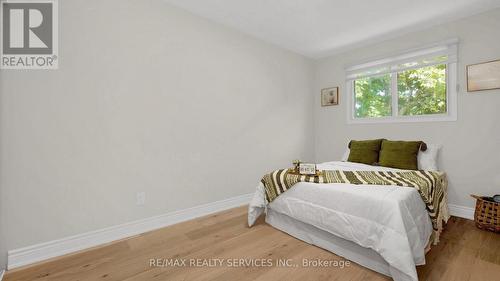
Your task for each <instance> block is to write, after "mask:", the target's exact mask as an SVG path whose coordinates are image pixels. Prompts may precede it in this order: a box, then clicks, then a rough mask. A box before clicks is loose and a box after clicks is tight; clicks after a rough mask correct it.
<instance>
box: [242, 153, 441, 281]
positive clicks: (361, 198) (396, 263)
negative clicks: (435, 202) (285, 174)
mask: <svg viewBox="0 0 500 281" xmlns="http://www.w3.org/2000/svg"><path fill="white" fill-rule="evenodd" d="M318 169H319V170H344V171H373V170H377V171H400V170H398V169H392V168H385V167H376V166H371V165H365V164H360V163H351V162H340V161H335V162H326V163H322V164H319V165H318ZM445 200H446V198H445ZM445 202H446V201H445ZM443 212H446V213H447V212H448V211H447V208H445V210H443ZM263 213H266V222H267V223H269V224H270V225H271V226H273V227H275V228H277V229H279V230H281V231H283V232H286V233H288V234H290V235H292V236H294V237H296V238H298V239H300V240H303V241H305V242H307V243H310V244H313V245H316V246H319V247H321V248H324V249H326V250H329V251H331V252H333V253H335V254H337V255H339V256H342V257H344V258H346V259H349V260H351V261H353V262H356V263H358V264H360V265H362V266H365V267H367V268H369V269H371V270H374V271H376V272H379V273H382V274H384V275H387V276H390V277H392V278H393V279H394V280H396V281H403V280H412V281H415V280H418V276H417V271H416V268H415V266H417V265H423V264H425V253H426V250H427V249H428V246H429V244H430V243H429V241H430V237H431V234H432V232H433V228H432V222H431V219H430V218H429V214H428V212H427V210H426V206H425V204H424V202H423V200H422V198H421V196H420V195H419V193H418V191H417V190H416V189H415V188H410V187H401V186H391V185H380V186H379V185H352V184H346V183H342V184H339V183H333V184H318V183H307V182H299V183H297V184H295V185H294V186H293V187H292V188H291V189H289V190H288V191H286V192H284V193H283V194H281V195H280V196H279V197H277V198H276V199H275V200H274V201H272V202H271V203H269V204H267V201H266V197H265V191H264V186H263V184H262V183H260V184H259V185H258V186H257V189H256V192H255V194H254V197H253V199H252V201H251V203H250V205H249V211H248V224H249V226H252V225H253V224H254V223H255V221H256V219H257V218H258V217H259V216H260V215H262V214H263Z"/></svg>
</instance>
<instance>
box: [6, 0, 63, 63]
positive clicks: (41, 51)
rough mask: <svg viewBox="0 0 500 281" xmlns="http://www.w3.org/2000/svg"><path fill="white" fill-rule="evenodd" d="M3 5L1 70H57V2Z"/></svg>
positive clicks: (9, 2)
mask: <svg viewBox="0 0 500 281" xmlns="http://www.w3.org/2000/svg"><path fill="white" fill-rule="evenodd" d="M0 3H1V13H0V14H1V17H2V19H1V23H2V28H1V29H2V36H1V44H0V46H1V54H0V55H1V58H0V68H2V69H56V68H57V67H58V48H57V43H58V42H57V24H58V22H57V0H38V1H27V0H26V1H19V0H5V1H2V2H0Z"/></svg>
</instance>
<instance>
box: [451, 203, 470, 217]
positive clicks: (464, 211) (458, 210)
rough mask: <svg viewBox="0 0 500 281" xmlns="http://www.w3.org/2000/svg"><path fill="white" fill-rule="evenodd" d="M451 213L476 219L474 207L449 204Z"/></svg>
mask: <svg viewBox="0 0 500 281" xmlns="http://www.w3.org/2000/svg"><path fill="white" fill-rule="evenodd" d="M448 209H449V210H450V215H452V216H455V217H461V218H464V219H469V220H474V208H470V207H464V206H459V205H455V204H448Z"/></svg>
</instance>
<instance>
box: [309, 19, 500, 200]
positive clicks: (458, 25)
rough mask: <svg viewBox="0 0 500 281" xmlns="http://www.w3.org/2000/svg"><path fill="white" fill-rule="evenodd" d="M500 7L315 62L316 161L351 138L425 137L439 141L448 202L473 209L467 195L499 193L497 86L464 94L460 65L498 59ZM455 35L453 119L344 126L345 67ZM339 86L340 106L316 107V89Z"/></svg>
mask: <svg viewBox="0 0 500 281" xmlns="http://www.w3.org/2000/svg"><path fill="white" fill-rule="evenodd" d="M499 30H500V9H497V10H494V11H491V12H488V13H485V14H481V15H477V16H473V17H470V18H467V19H464V20H460V21H456V22H452V23H447V24H443V25H440V26H436V27H434V28H430V29H426V30H422V31H419V32H414V33H411V34H407V35H404V36H401V37H398V38H395V39H392V40H389V41H385V42H383V43H379V44H375V45H371V46H366V47H363V48H359V49H355V50H352V51H349V52H346V53H343V54H339V55H336V56H333V57H329V58H326V59H322V60H319V61H317V64H316V67H317V68H316V81H315V97H316V98H315V107H314V108H315V124H316V133H315V149H316V160H317V161H319V162H322V161H328V160H334V159H339V158H340V156H341V155H342V154H343V152H344V151H345V149H346V147H347V143H348V141H349V140H350V139H372V138H388V139H403V140H424V141H426V142H428V143H437V144H442V145H443V150H442V153H441V155H440V161H439V165H440V167H441V168H442V170H444V171H446V172H447V173H448V178H449V183H450V185H449V190H448V191H449V203H451V204H456V205H460V206H467V207H472V206H474V200H473V199H471V198H470V197H469V194H471V193H475V194H490V195H491V194H500V176H499V169H500V157H499V155H500V152H499V147H500V90H492V91H485V92H475V93H467V92H466V78H465V75H466V74H465V66H466V65H468V64H473V63H478V62H483V61H489V60H493V59H500V47H499V46H500V36H499ZM453 37H458V38H459V39H460V41H461V42H460V47H459V72H458V82H459V84H460V92H459V93H458V121H456V122H437V123H391V124H364V125H361V124H351V125H348V124H347V112H346V110H347V108H346V104H347V103H346V100H347V98H348V95H347V93H346V92H345V73H344V67H345V66H348V65H352V64H356V63H359V62H363V61H366V60H369V59H371V58H374V57H378V56H384V55H391V54H394V53H395V52H398V51H404V50H405V49H410V48H414V47H419V46H422V45H425V44H428V43H433V42H437V41H440V40H444V39H448V38H453ZM332 86H340V89H341V93H342V96H341V99H340V105H339V106H333V107H323V108H322V107H320V106H319V104H320V95H319V92H320V89H321V88H326V87H332Z"/></svg>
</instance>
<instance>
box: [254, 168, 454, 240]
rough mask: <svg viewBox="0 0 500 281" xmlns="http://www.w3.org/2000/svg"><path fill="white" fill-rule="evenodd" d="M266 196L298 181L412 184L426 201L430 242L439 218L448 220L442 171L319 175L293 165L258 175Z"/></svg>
mask: <svg viewBox="0 0 500 281" xmlns="http://www.w3.org/2000/svg"><path fill="white" fill-rule="evenodd" d="M261 181H262V183H263V184H264V187H265V191H266V199H267V201H268V202H269V203H270V202H272V201H273V200H274V199H275V198H276V197H278V196H279V195H280V194H281V193H283V192H285V191H287V190H288V189H289V188H291V187H292V186H293V185H294V184H296V183H298V182H311V183H349V184H364V185H392V186H405V187H412V188H415V189H416V190H417V191H418V193H419V194H420V196H421V197H422V200H423V201H424V203H425V205H426V209H427V212H428V213H429V216H430V218H431V221H432V227H433V229H434V233H433V235H432V237H431V241H432V242H433V244H437V242H439V235H440V233H441V231H442V229H443V221H444V222H446V221H448V218H449V214H448V208H447V206H446V204H447V203H446V200H445V198H446V197H447V196H446V192H447V191H446V190H447V186H448V182H447V179H446V174H445V173H443V172H434V171H397V172H396V171H394V172H392V171H340V170H335V171H321V172H320V173H319V175H312V176H308V175H299V174H296V173H295V171H294V170H293V169H281V170H276V171H274V172H272V173H269V174H267V175H265V176H264V177H263V178H262V180H261Z"/></svg>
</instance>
